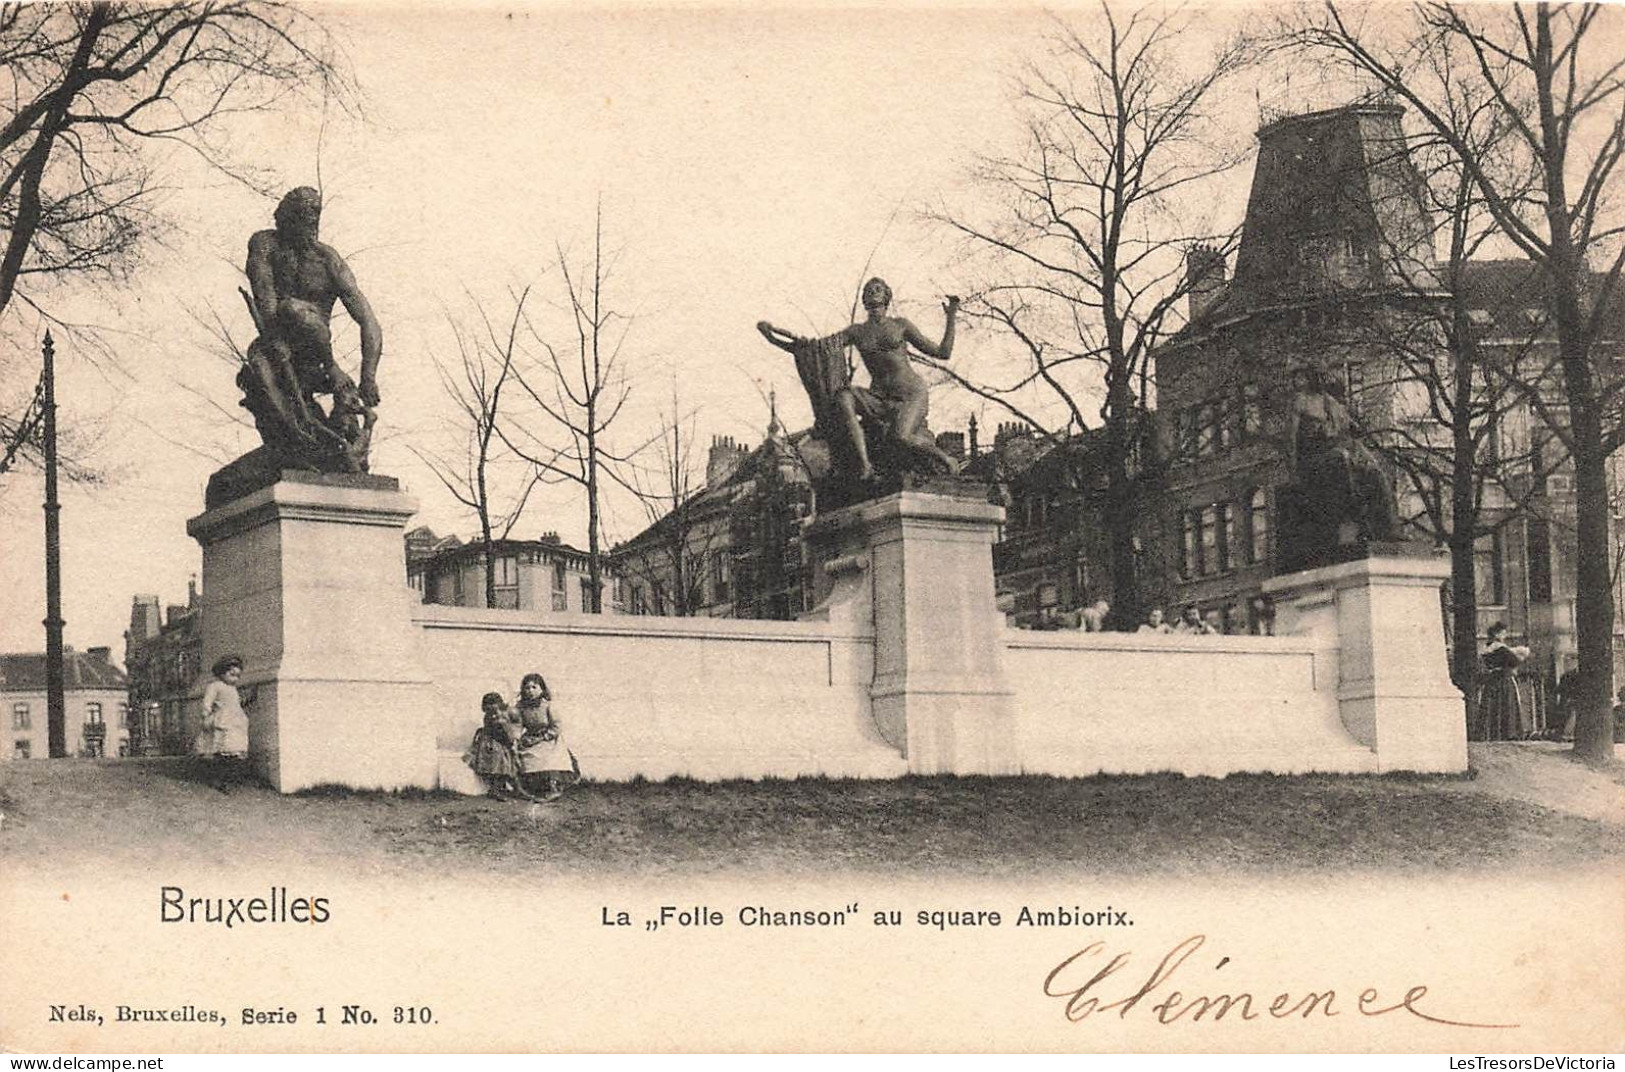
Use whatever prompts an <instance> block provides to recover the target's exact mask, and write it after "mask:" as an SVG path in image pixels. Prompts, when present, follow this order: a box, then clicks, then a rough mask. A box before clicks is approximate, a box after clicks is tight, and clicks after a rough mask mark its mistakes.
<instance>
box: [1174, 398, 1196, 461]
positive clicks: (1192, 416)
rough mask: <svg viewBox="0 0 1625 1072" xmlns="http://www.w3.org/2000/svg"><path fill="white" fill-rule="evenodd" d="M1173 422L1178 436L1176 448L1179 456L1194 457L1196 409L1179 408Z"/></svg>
mask: <svg viewBox="0 0 1625 1072" xmlns="http://www.w3.org/2000/svg"><path fill="white" fill-rule="evenodd" d="M1175 424H1176V425H1177V429H1176V434H1177V435H1178V438H1179V445H1178V450H1179V454H1180V456H1181V457H1184V458H1190V457H1194V456H1195V454H1196V443H1197V439H1198V435H1197V425H1198V424H1199V421H1198V419H1197V410H1196V409H1195V408H1194V407H1193V408H1189V409H1182V410H1180V411H1179V413H1178V414H1177V415H1176V417H1175Z"/></svg>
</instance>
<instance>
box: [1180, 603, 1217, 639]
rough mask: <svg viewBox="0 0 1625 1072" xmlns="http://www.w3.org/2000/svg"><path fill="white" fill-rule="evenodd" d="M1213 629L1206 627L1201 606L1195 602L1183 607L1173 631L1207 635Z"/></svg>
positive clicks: (1192, 634)
mask: <svg viewBox="0 0 1625 1072" xmlns="http://www.w3.org/2000/svg"><path fill="white" fill-rule="evenodd" d="M1212 631H1213V630H1211V629H1209V628H1208V625H1207V622H1205V621H1203V620H1202V608H1201V607H1198V606H1197V605H1196V604H1195V603H1192V604H1191V605H1190V606H1188V607H1186V608H1185V612H1184V613H1183V614H1182V615H1180V618H1179V624H1178V625H1176V626H1174V632H1176V633H1187V634H1190V635H1191V636H1207V635H1208V634H1209V633H1211V632H1212Z"/></svg>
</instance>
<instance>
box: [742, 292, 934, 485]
mask: <svg viewBox="0 0 1625 1072" xmlns="http://www.w3.org/2000/svg"><path fill="white" fill-rule="evenodd" d="M891 300H892V292H891V287H889V286H887V285H886V282H885V280H883V279H878V278H876V279H871V280H869V281H868V282H867V283H865V284H864V285H863V307H864V310H865V311H866V312H867V313H868V318H867V319H865V320H861V321H859V322H857V323H855V324H852V325H850V326H849V327H846V328H844V329H842V330H841V331H838V332H836V333H835V334H833V335H826V336H824V337H823V338H817V339H810V338H804V337H801V336H798V335H793V334H791V333H790V332H787V331H784V330H783V329H781V328H776V327H774V326H773V325H772V324H770V323H768V322H767V321H765V320H763V321H761V322H759V323H758V324H757V325H756V329H757V330H758V331H760V332H761V333H762V337H763V338H765V339H766V340H767V341H768V342H770V343H772V344H773V345H774V346H777V347H778V348H779V349H781V350H784V351H787V352H788V353H790V354H792V355H794V357H795V359H796V372H797V374H798V375H800V377H801V383H802V386H803V387H805V388H806V390H807V397H808V399H809V400H810V401H811V402H812V410H813V421H814V429H815V432H816V434H817V436H818V437H819V438H820V439H822V440H824V441H825V443H827V444H828V445H829V451H830V461H831V473H830V477H829V479H828V481H826V483H827V484H837V485H842V487H839V488H832V489H831V490H839V491H841V492H843V494H839V495H837V496H834V498H836V499H838V500H844V501H848V502H853V501H857V500H859V499H862V498H867V497H870V496H872V495H874V494H877V493H879V492H880V491H882V490H883V486H884V485H886V484H888V483H899V484H900V483H901V481H902V480H903V479H904V478H905V475H906V474H911V473H913V474H920V473H924V474H934V475H937V474H946V475H950V476H951V475H953V474H955V473H957V472H958V470H959V464H958V463H957V462H956V461H955V460H954V459H953V458H952V457H950V456H949V455H948V454H947V452H945V451H943V450H942V449H941V448H940V447H938V446H937V443H936V440H935V438H934V437H933V436H932V435H931V432H930V429H929V428H928V427H927V425H926V414H927V410H928V408H929V404H930V396H929V390H928V387H927V385H926V382H925V380H924V379H923V378H921V376H920V374H919V373H917V372H915V371H914V368H913V367H912V365H911V363H910V359H909V347H910V346H912V347H913V348H914V349H915V350H917V351H919V352H920V353H922V354H925V355H926V356H927V357H933V358H936V359H937V360H939V361H946V360H948V359H949V358H950V357H951V356H952V355H953V348H954V320H955V317H956V316H957V315H958V312H959V299H958V298H957V297H954V296H952V295H950V296H949V297H948V299H947V301H945V302H944V303H943V306H942V308H943V314H944V316H945V318H946V324H945V326H944V328H943V332H942V341H941V342H940V343H933V342H931V341H930V340H929V339H927V338H926V337H925V336H924V335H922V334H921V333H920V330H919V328H917V327H915V326H914V325H913V324H912V323H911V322H909V321H908V320H907V319H905V318H903V317H895V316H889V315H888V312H887V311H888V310H889V308H890V306H891ZM847 345H852V346H856V347H857V349H858V353H859V355H860V356H862V358H863V364H864V367H865V368H867V369H868V370H869V386H868V387H859V386H856V385H854V384H853V383H852V382H851V377H850V376H849V374H848V372H847V367H846V358H845V354H844V348H845V347H846V346H847ZM826 501H827V500H826Z"/></svg>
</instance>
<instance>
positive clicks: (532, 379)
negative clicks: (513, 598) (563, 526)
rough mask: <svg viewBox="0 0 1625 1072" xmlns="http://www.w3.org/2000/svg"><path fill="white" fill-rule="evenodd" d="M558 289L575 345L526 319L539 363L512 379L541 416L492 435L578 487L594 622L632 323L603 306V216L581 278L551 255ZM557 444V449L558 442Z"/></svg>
mask: <svg viewBox="0 0 1625 1072" xmlns="http://www.w3.org/2000/svg"><path fill="white" fill-rule="evenodd" d="M555 253H556V255H557V258H558V265H559V270H560V279H561V281H562V284H563V288H564V294H563V297H564V299H565V309H564V311H565V316H566V319H567V320H568V323H569V329H568V330H569V331H570V332H571V333H572V334H573V335H574V338H573V339H572V340H571V341H570V342H569V343H567V344H565V345H562V346H555V345H554V344H553V343H552V342H550V341H549V339H548V337H547V334H546V333H545V332H543V331H542V330H541V329H540V328H538V327H537V326H536V324H535V322H534V320H533V318H532V317H531V316H529V315H528V314H527V315H526V316H525V326H526V330H527V332H528V334H529V336H530V337H531V338H532V339H534V341H535V342H536V343H537V344H538V345H539V346H540V347H541V349H542V351H544V353H545V355H546V356H545V358H541V359H539V360H538V361H537V362H536V363H535V364H534V365H533V366H532V367H530V368H527V369H523V370H516V372H515V376H514V379H515V381H516V382H517V383H518V384H519V387H520V389H521V390H522V391H523V392H524V397H527V398H529V399H530V401H531V403H532V404H533V405H534V407H535V411H536V413H537V414H539V415H540V417H541V418H542V419H541V422H540V424H541V428H540V429H539V430H538V429H536V428H533V427H532V425H531V424H530V422H528V421H513V422H507V425H506V427H504V426H503V425H502V424H498V426H497V435H498V436H499V437H500V438H501V439H502V440H503V442H504V443H505V444H506V445H507V446H508V448H509V449H510V450H512V451H513V452H514V453H515V454H516V455H518V456H519V457H520V458H523V459H524V460H526V461H527V462H529V463H531V464H532V465H534V466H535V467H536V468H537V470H538V471H539V472H540V473H542V474H544V475H545V476H548V477H557V478H559V479H562V480H566V481H570V482H573V483H575V484H578V485H580V487H581V489H582V490H583V491H584V492H585V493H586V497H587V563H588V564H587V570H588V583H589V584H590V586H591V588H592V606H591V611H592V613H593V614H598V613H601V612H602V610H603V509H602V501H601V495H602V492H603V487H604V482H605V480H606V476H607V473H608V472H609V471H610V470H612V469H613V468H614V467H616V466H619V465H623V464H625V463H626V462H627V460H628V457H629V456H627V455H620V454H617V453H615V452H614V451H613V450H612V449H611V448H610V445H609V441H608V438H607V437H608V435H609V431H610V428H611V427H612V426H613V425H614V423H615V420H616V418H617V417H619V416H620V414H621V409H622V407H623V406H625V405H626V401H627V399H628V398H629V397H630V396H631V393H632V387H631V383H630V381H629V379H628V378H627V376H626V370H625V368H624V366H623V365H622V363H621V358H622V354H623V348H624V346H625V343H626V337H627V333H628V331H629V330H630V328H631V325H632V318H631V317H630V316H628V315H626V314H623V313H620V312H617V311H615V310H614V309H612V308H610V307H609V306H608V305H607V304H606V299H607V297H608V295H607V293H606V289H607V288H608V286H609V284H610V281H611V278H612V276H613V269H614V263H615V256H614V255H613V254H612V253H610V252H607V251H606V250H605V249H604V209H603V204H602V203H600V204H599V205H598V207H597V209H596V211H595V213H594V226H593V252H592V259H591V261H590V262H589V264H588V265H587V267H586V269H585V272H584V273H583V272H582V271H581V270H579V269H577V268H575V267H573V266H572V265H571V262H570V258H569V256H568V255H567V254H566V253H565V251H564V248H563V247H562V246H556V247H555ZM561 440H562V442H561Z"/></svg>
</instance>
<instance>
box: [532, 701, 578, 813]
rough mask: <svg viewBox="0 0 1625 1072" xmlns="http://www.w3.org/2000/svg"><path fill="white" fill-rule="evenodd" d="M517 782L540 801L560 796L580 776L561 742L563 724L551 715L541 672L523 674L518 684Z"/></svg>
mask: <svg viewBox="0 0 1625 1072" xmlns="http://www.w3.org/2000/svg"><path fill="white" fill-rule="evenodd" d="M518 714H519V722H520V727H521V731H522V732H521V735H520V738H519V778H520V784H521V785H523V786H524V788H525V789H526V790H527V791H528V792H531V793H537V794H540V795H541V798H542V799H543V800H547V801H553V800H557V799H559V797H561V796H563V795H564V789H565V787H566V786H569V785H574V784H575V782H576V781H578V780H579V779H580V778H581V764H579V763H578V762H576V757H575V753H574V752H572V751H570V749H569V748H568V747H567V746H566V745H565V743H564V739H563V727H562V726H561V725H560V724H559V720H558V717H557V716H556V715H554V714H553V693H552V690H550V689H549V688H548V687H547V679H546V678H544V677H543V676H542V675H541V674H537V673H530V674H526V675H525V677H524V680H523V681H521V682H520V684H519V712H518Z"/></svg>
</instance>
